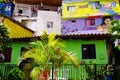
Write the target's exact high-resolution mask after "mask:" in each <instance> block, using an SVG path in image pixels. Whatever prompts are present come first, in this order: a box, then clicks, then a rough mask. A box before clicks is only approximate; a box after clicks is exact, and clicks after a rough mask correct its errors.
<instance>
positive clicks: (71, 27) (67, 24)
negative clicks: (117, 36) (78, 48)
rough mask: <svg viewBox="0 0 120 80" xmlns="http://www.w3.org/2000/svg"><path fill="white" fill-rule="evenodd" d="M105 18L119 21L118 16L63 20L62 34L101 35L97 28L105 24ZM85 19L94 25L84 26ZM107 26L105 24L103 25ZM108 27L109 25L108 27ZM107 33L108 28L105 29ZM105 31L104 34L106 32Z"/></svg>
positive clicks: (119, 17)
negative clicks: (91, 20) (91, 21)
mask: <svg viewBox="0 0 120 80" xmlns="http://www.w3.org/2000/svg"><path fill="white" fill-rule="evenodd" d="M105 18H106V19H107V18H109V19H110V20H112V19H114V20H119V19H120V16H113V17H112V16H111V17H93V18H81V19H73V20H63V21H62V34H75V33H77V34H88V33H102V31H100V30H99V26H102V25H103V23H104V22H105ZM86 19H94V22H93V23H94V24H93V25H91V26H89V25H86ZM104 25H107V24H104ZM108 27H109V25H108ZM106 29H107V31H108V28H106ZM107 31H105V32H107Z"/></svg>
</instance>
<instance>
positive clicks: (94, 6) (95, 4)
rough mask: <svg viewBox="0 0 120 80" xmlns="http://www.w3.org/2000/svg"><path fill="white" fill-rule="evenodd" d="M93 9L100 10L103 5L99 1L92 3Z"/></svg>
mask: <svg viewBox="0 0 120 80" xmlns="http://www.w3.org/2000/svg"><path fill="white" fill-rule="evenodd" d="M91 5H92V9H100V7H101V5H100V2H99V1H95V2H91Z"/></svg>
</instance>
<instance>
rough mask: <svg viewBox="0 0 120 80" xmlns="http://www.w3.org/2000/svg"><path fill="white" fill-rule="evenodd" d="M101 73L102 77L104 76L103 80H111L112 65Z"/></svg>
mask: <svg viewBox="0 0 120 80" xmlns="http://www.w3.org/2000/svg"><path fill="white" fill-rule="evenodd" d="M103 73H104V76H105V80H112V76H113V67H112V65H107V66H106V68H105V70H104V72H103Z"/></svg>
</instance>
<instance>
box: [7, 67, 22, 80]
mask: <svg viewBox="0 0 120 80" xmlns="http://www.w3.org/2000/svg"><path fill="white" fill-rule="evenodd" d="M8 80H24V76H23V72H22V71H21V70H20V69H19V68H17V67H15V68H13V69H12V70H10V72H9V73H8Z"/></svg>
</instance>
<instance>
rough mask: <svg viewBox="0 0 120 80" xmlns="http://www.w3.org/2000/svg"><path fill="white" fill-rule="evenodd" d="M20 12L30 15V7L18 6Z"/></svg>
mask: <svg viewBox="0 0 120 80" xmlns="http://www.w3.org/2000/svg"><path fill="white" fill-rule="evenodd" d="M18 14H19V15H20V14H21V15H28V8H27V7H18Z"/></svg>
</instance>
